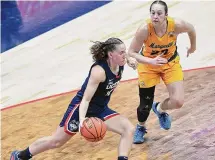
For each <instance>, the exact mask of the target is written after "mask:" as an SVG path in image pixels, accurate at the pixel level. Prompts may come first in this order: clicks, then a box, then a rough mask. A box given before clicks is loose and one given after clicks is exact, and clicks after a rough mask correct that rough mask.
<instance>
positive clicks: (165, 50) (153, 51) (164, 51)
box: [151, 49, 168, 55]
mask: <svg viewBox="0 0 215 160" xmlns="http://www.w3.org/2000/svg"><path fill="white" fill-rule="evenodd" d="M158 53H161V54H162V55H165V54H167V53H168V49H164V50H161V51H155V50H152V53H151V55H156V54H158Z"/></svg>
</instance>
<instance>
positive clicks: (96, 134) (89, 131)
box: [80, 117, 107, 142]
mask: <svg viewBox="0 0 215 160" xmlns="http://www.w3.org/2000/svg"><path fill="white" fill-rule="evenodd" d="M106 131H107V127H106V124H105V123H104V122H103V121H102V120H101V119H99V118H96V117H90V118H87V119H85V120H84V122H83V124H82V127H81V129H80V132H81V135H82V136H83V137H84V138H85V139H86V140H87V141H90V142H98V141H100V140H102V139H103V138H104V136H105V133H106Z"/></svg>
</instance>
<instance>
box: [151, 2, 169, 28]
mask: <svg viewBox="0 0 215 160" xmlns="http://www.w3.org/2000/svg"><path fill="white" fill-rule="evenodd" d="M150 15H151V20H152V24H153V25H160V24H162V23H163V22H164V20H166V16H167V15H166V14H165V9H164V6H163V5H160V4H154V5H153V6H152V8H151V12H150Z"/></svg>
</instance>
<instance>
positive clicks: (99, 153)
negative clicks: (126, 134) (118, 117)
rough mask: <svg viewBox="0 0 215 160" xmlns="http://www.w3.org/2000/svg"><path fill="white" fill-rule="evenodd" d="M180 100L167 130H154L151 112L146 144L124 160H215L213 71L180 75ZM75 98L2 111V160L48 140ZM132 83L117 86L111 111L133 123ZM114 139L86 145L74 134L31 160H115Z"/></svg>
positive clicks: (160, 90) (160, 91)
mask: <svg viewBox="0 0 215 160" xmlns="http://www.w3.org/2000/svg"><path fill="white" fill-rule="evenodd" d="M184 86H185V92H186V94H185V100H186V103H185V105H184V106H183V108H182V109H180V110H173V111H170V112H169V113H170V115H171V116H172V118H173V123H172V128H171V130H169V131H164V130H161V129H160V128H159V125H158V121H157V118H156V117H155V115H154V113H153V112H151V114H150V117H149V120H148V123H147V128H148V134H147V136H146V137H147V141H146V142H145V143H144V144H141V145H133V148H132V152H131V156H130V157H129V160H215V68H207V69H202V70H194V71H188V72H185V84H184ZM74 94H75V93H71V94H68V95H63V96H58V97H54V98H50V99H46V100H41V101H38V102H34V103H30V104H26V105H23V106H20V107H16V108H11V109H8V110H4V111H2V112H1V116H2V136H1V145H2V159H3V160H8V159H9V156H10V152H11V151H12V150H14V149H18V150H19V149H23V148H25V147H26V146H28V145H29V144H30V143H32V142H33V141H34V140H36V139H37V138H40V137H43V136H47V135H50V134H51V133H52V132H53V131H55V129H56V127H57V126H58V124H59V122H60V120H61V118H62V116H63V114H64V112H65V110H66V108H67V106H68V104H69V102H70V100H71V98H72V97H73V96H74ZM167 95H168V94H167V91H166V89H165V87H164V85H163V84H160V85H158V86H157V88H156V98H155V100H157V101H159V100H162V99H163V98H165V97H167ZM138 103H139V102H138V88H137V81H136V80H133V81H127V82H123V83H121V84H120V85H119V87H118V88H117V89H116V91H115V92H114V94H113V97H112V100H111V103H110V107H111V108H113V109H115V110H116V111H118V112H119V113H121V114H122V115H124V116H126V117H128V118H129V119H130V120H131V121H132V123H133V124H134V125H135V124H136V107H137V105H138ZM118 142H119V136H118V135H116V134H114V133H110V132H108V133H107V135H106V136H105V138H104V140H102V141H100V142H98V143H89V142H87V141H86V140H84V139H83V138H82V137H80V135H78V134H77V135H76V136H74V137H73V139H71V140H70V141H69V142H68V143H67V144H65V145H64V146H63V147H61V148H59V149H54V150H51V151H48V152H45V153H42V154H40V155H38V156H35V157H34V159H35V160H115V159H116V157H117V145H118Z"/></svg>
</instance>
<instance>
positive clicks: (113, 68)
mask: <svg viewBox="0 0 215 160" xmlns="http://www.w3.org/2000/svg"><path fill="white" fill-rule="evenodd" d="M107 63H108V66H109V68H110V70H111V71H112V72H113V73H114V74H117V73H118V71H119V65H117V64H114V63H113V62H112V61H111V60H107Z"/></svg>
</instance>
